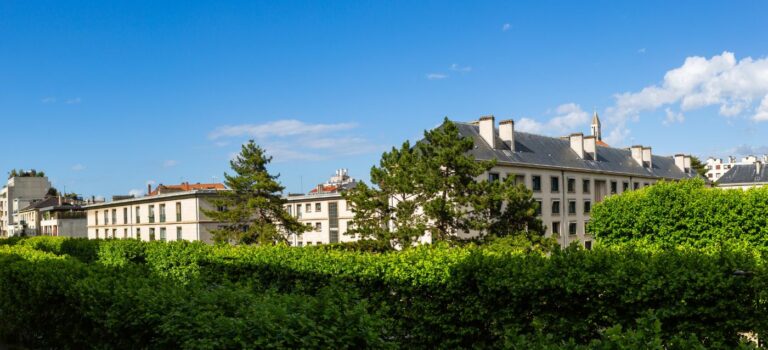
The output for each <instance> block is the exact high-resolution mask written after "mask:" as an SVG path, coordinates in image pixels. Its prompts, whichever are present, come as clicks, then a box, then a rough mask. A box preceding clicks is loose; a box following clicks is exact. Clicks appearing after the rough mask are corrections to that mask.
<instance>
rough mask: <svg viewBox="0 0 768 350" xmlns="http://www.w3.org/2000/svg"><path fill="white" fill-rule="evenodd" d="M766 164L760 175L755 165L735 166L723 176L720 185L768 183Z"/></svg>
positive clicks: (719, 181) (718, 181)
mask: <svg viewBox="0 0 768 350" xmlns="http://www.w3.org/2000/svg"><path fill="white" fill-rule="evenodd" d="M765 167H766V166H765V164H763V166H762V167H760V168H761V169H760V174H757V173H756V171H755V164H742V165H734V166H733V167H732V168H731V169H730V170H728V172H726V173H725V174H723V176H721V177H720V179H719V180H717V183H718V184H745V183H761V182H766V183H768V171H766V170H765Z"/></svg>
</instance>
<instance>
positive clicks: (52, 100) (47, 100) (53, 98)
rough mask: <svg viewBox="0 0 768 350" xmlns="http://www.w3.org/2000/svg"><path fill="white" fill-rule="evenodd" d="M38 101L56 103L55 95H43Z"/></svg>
mask: <svg viewBox="0 0 768 350" xmlns="http://www.w3.org/2000/svg"><path fill="white" fill-rule="evenodd" d="M40 102H42V103H45V104H49V103H56V97H43V98H42V99H40Z"/></svg>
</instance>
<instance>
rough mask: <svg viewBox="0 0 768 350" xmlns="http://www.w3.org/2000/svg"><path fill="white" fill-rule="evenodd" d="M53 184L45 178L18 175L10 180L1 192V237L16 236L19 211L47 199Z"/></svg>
mask: <svg viewBox="0 0 768 350" xmlns="http://www.w3.org/2000/svg"><path fill="white" fill-rule="evenodd" d="M50 189H51V182H50V181H48V178H47V177H45V176H39V175H38V176H32V175H24V174H22V175H18V176H12V177H10V178H9V179H8V182H7V183H6V185H5V187H3V189H2V190H0V237H11V236H13V235H14V233H15V232H13V230H14V228H15V227H17V225H16V218H17V217H18V214H19V211H20V210H21V209H24V208H26V207H28V206H29V205H30V204H32V203H33V202H35V201H39V200H42V199H44V198H45V196H46V195H47V194H48V190H50Z"/></svg>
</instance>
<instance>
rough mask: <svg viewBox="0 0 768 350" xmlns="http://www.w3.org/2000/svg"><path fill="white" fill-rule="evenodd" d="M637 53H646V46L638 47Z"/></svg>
mask: <svg viewBox="0 0 768 350" xmlns="http://www.w3.org/2000/svg"><path fill="white" fill-rule="evenodd" d="M637 53H639V54H644V53H645V48H644V47H642V48H640V49H638V50H637Z"/></svg>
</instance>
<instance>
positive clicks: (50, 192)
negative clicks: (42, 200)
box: [45, 187, 59, 197]
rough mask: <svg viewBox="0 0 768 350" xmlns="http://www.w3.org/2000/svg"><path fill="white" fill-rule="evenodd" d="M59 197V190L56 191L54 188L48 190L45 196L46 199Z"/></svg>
mask: <svg viewBox="0 0 768 350" xmlns="http://www.w3.org/2000/svg"><path fill="white" fill-rule="evenodd" d="M58 195H59V190H57V189H56V187H51V188H49V189H48V192H47V193H46V194H45V196H46V197H56V196H58Z"/></svg>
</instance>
